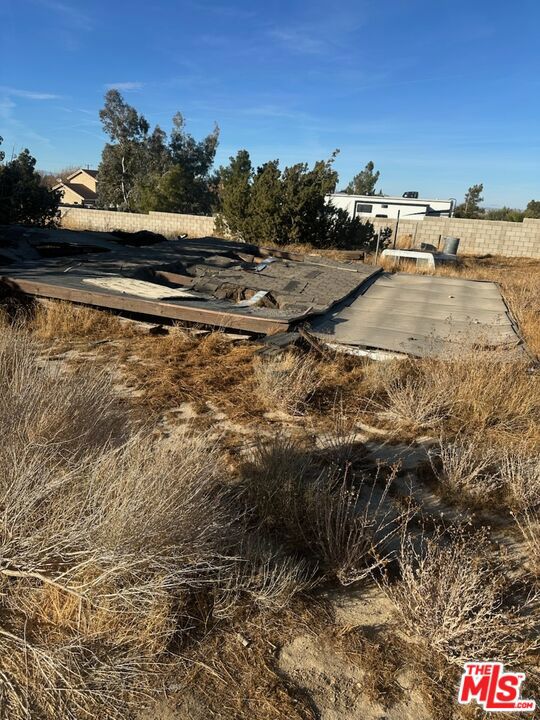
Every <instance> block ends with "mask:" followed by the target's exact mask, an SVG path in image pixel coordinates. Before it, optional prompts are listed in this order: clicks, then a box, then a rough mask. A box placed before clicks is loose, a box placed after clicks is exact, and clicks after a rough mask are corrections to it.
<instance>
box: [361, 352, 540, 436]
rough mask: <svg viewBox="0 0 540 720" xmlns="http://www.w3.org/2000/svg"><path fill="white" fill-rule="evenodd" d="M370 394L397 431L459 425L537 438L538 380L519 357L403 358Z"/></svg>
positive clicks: (448, 429) (446, 429)
mask: <svg viewBox="0 0 540 720" xmlns="http://www.w3.org/2000/svg"><path fill="white" fill-rule="evenodd" d="M381 380H382V383H381V387H380V388H379V389H378V391H376V392H375V394H376V396H377V397H378V398H379V399H378V401H377V403H376V404H375V406H376V409H377V411H378V414H379V417H380V418H381V419H382V420H384V421H386V422H387V423H388V424H390V425H391V427H392V428H393V429H394V430H395V432H396V433H397V434H399V433H402V434H407V433H409V434H411V433H413V434H414V433H418V431H419V430H423V431H426V430H429V431H435V432H437V433H438V434H441V433H444V434H445V435H449V434H450V435H451V434H458V433H460V432H463V431H464V430H465V429H466V430H467V431H468V432H471V433H480V432H484V433H485V434H486V435H490V436H491V437H492V438H499V442H500V444H504V443H505V442H507V441H508V440H509V439H513V440H514V441H515V439H516V438H518V437H519V438H520V439H521V440H522V441H523V442H529V443H530V444H532V443H535V442H538V441H539V439H540V433H539V427H540V382H539V378H538V375H537V374H535V373H532V372H531V371H530V363H528V362H527V361H526V360H525V359H514V360H511V359H509V358H508V356H507V355H506V354H505V353H503V352H494V351H481V350H479V351H478V352H474V353H473V352H471V353H462V354H459V355H458V354H452V355H448V356H447V357H440V358H425V359H421V360H415V359H412V358H411V359H409V360H406V361H403V363H402V364H401V366H400V375H399V376H398V377H397V378H392V377H391V376H390V377H386V378H385V376H384V375H383V376H382V378H381Z"/></svg>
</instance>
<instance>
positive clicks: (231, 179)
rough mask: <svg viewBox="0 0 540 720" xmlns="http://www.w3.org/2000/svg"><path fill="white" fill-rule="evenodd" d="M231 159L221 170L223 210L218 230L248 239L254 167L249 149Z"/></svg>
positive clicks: (220, 187)
mask: <svg viewBox="0 0 540 720" xmlns="http://www.w3.org/2000/svg"><path fill="white" fill-rule="evenodd" d="M229 160H230V163H229V165H228V166H227V167H222V168H220V170H219V184H218V193H219V201H220V209H221V212H220V214H219V216H218V220H217V230H218V231H219V232H228V233H230V234H231V236H232V237H233V238H237V239H246V238H245V235H246V232H247V218H248V217H249V209H250V199H251V179H252V175H253V167H252V165H251V158H250V157H249V153H248V151H247V150H239V151H238V152H237V154H236V157H230V158H229Z"/></svg>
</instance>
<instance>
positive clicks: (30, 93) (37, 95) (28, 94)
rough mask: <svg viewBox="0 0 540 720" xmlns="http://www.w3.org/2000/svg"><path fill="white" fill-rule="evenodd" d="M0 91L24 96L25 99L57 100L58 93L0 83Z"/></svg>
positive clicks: (15, 95) (13, 95)
mask: <svg viewBox="0 0 540 720" xmlns="http://www.w3.org/2000/svg"><path fill="white" fill-rule="evenodd" d="M0 92H2V93H5V94H6V95H9V96H12V97H20V98H26V99H27V100H59V99H60V95H55V94H54V93H48V92H39V91H38V92H36V91H34V90H21V89H20V88H12V87H7V86H6V85H0Z"/></svg>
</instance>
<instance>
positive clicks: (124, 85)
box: [104, 81, 144, 92]
mask: <svg viewBox="0 0 540 720" xmlns="http://www.w3.org/2000/svg"><path fill="white" fill-rule="evenodd" d="M104 87H105V88H106V89H107V90H124V92H129V91H130V90H141V89H142V88H143V87H144V83H143V82H138V81H136V82H117V83H106V84H105V86H104Z"/></svg>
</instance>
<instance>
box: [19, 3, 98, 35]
mask: <svg viewBox="0 0 540 720" xmlns="http://www.w3.org/2000/svg"><path fill="white" fill-rule="evenodd" d="M33 1H34V2H35V3H36V4H37V5H41V6H42V7H44V8H46V9H47V10H50V11H51V12H53V13H55V14H56V15H57V17H58V18H60V20H61V21H62V22H63V23H64V24H65V25H68V26H70V27H72V28H76V29H78V30H92V28H93V26H94V23H93V22H92V19H91V17H90V16H89V15H88V14H87V13H86V12H84V11H83V10H80V9H79V8H78V7H77V6H76V5H75V3H72V4H67V3H64V2H61V0H33Z"/></svg>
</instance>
